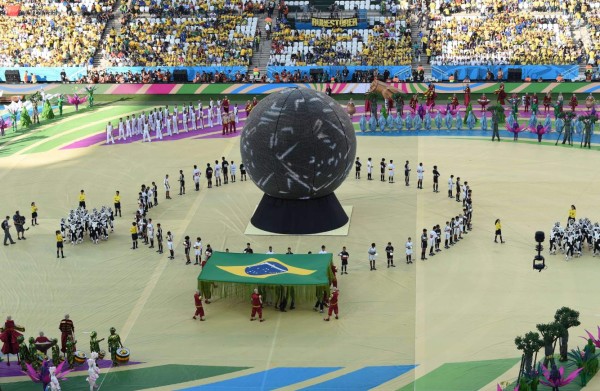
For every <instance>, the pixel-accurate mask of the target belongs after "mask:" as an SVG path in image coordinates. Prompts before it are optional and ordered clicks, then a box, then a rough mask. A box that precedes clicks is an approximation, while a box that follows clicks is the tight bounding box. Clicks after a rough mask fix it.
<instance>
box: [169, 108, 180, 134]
mask: <svg viewBox="0 0 600 391" xmlns="http://www.w3.org/2000/svg"><path fill="white" fill-rule="evenodd" d="M175 109H177V107H175ZM171 118H172V119H173V133H174V134H179V123H178V118H177V114H176V113H175V111H173V116H172V117H171Z"/></svg>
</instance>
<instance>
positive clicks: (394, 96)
mask: <svg viewBox="0 0 600 391" xmlns="http://www.w3.org/2000/svg"><path fill="white" fill-rule="evenodd" d="M404 98H405V95H404V94H403V93H401V92H396V93H394V94H392V100H393V101H394V102H396V103H399V102H402V103H404Z"/></svg>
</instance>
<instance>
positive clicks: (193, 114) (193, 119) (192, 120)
mask: <svg viewBox="0 0 600 391" xmlns="http://www.w3.org/2000/svg"><path fill="white" fill-rule="evenodd" d="M190 120H191V123H192V126H191V128H192V130H196V110H194V107H193V106H192V105H190Z"/></svg>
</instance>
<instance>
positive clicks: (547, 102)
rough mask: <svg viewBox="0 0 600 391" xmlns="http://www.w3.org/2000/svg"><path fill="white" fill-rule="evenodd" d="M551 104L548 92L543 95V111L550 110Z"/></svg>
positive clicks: (550, 96)
mask: <svg viewBox="0 0 600 391" xmlns="http://www.w3.org/2000/svg"><path fill="white" fill-rule="evenodd" d="M551 105H552V94H551V93H550V92H548V93H546V95H545V96H544V112H548V111H550V106H551Z"/></svg>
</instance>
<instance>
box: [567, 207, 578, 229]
mask: <svg viewBox="0 0 600 391" xmlns="http://www.w3.org/2000/svg"><path fill="white" fill-rule="evenodd" d="M575 218H577V209H576V208H575V205H571V209H569V219H568V220H567V226H569V225H571V224H573V223H574V222H575Z"/></svg>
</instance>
